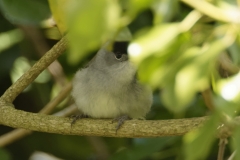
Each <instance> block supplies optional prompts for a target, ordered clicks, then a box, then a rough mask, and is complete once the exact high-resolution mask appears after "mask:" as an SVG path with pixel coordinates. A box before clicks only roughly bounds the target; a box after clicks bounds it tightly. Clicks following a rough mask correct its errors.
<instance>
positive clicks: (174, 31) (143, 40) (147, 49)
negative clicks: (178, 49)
mask: <svg viewBox="0 0 240 160" xmlns="http://www.w3.org/2000/svg"><path fill="white" fill-rule="evenodd" d="M180 32H181V31H180V30H179V25H178V24H177V23H176V24H166V25H159V26H156V27H153V28H152V29H151V30H150V31H149V32H148V33H146V34H145V35H142V36H141V37H140V38H138V39H136V40H134V41H133V42H132V43H131V44H130V46H129V48H128V51H129V54H130V56H131V59H132V61H133V62H135V63H136V64H139V63H140V62H141V61H143V60H144V58H146V57H148V56H151V55H152V54H154V53H156V52H161V51H164V50H165V49H166V48H167V47H169V46H170V44H171V43H172V42H173V41H174V39H175V38H176V37H177V36H178V35H179V34H180ZM163 54H164V53H163Z"/></svg>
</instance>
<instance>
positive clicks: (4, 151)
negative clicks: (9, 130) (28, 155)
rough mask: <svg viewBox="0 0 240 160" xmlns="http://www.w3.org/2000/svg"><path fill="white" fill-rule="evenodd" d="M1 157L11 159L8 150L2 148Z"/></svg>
mask: <svg viewBox="0 0 240 160" xmlns="http://www.w3.org/2000/svg"><path fill="white" fill-rule="evenodd" d="M0 159H1V160H10V159H11V156H10V154H9V153H8V152H7V151H6V150H4V149H2V148H0Z"/></svg>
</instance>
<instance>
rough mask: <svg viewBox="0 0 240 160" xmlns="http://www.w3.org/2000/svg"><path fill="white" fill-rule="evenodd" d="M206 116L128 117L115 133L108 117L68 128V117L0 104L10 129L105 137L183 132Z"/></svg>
mask: <svg viewBox="0 0 240 160" xmlns="http://www.w3.org/2000/svg"><path fill="white" fill-rule="evenodd" d="M206 120H207V117H200V118H189V119H173V120H156V121H153V120H129V121H126V122H125V123H124V125H123V126H122V127H121V128H120V129H119V131H118V132H117V134H116V132H115V126H116V123H111V120H107V119H90V118H89V119H88V118H87V119H81V120H79V121H77V122H76V123H75V124H74V125H73V127H72V128H71V121H72V120H71V119H69V118H63V117H57V116H49V115H43V114H36V113H29V112H25V111H21V110H17V109H14V108H13V107H9V106H6V105H5V106H1V107H0V124H2V125H6V126H10V127H13V128H23V129H27V130H32V131H39V132H47V133H57V134H64V135H81V136H83V135H86V136H104V137H129V138H134V137H161V136H178V135H183V134H185V133H187V132H189V131H191V130H193V129H196V128H198V127H199V126H200V125H201V124H202V123H203V122H205V121H206Z"/></svg>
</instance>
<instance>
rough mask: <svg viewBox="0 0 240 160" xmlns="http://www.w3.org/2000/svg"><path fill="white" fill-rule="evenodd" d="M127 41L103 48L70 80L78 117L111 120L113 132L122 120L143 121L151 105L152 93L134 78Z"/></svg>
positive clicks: (135, 75)
mask: <svg viewBox="0 0 240 160" xmlns="http://www.w3.org/2000/svg"><path fill="white" fill-rule="evenodd" d="M128 43H129V42H114V43H113V45H112V49H109V43H108V45H104V46H103V47H101V48H100V50H99V51H98V52H97V54H96V55H95V57H94V58H93V59H92V60H91V61H90V62H89V64H88V65H87V66H86V67H85V68H82V69H80V70H78V71H77V72H76V74H75V76H74V78H73V83H72V84H73V89H72V92H71V95H72V97H73V99H74V101H75V104H76V106H77V108H78V109H79V110H80V111H81V112H82V114H81V115H77V116H75V117H74V119H73V121H72V124H73V123H75V121H76V120H77V119H79V118H84V117H90V118H96V119H98V118H101V119H105V118H107V119H113V122H118V124H117V126H116V131H117V130H118V129H119V128H120V127H121V126H122V125H123V123H124V121H125V120H130V119H144V118H145V116H146V114H147V113H148V112H149V111H150V108H151V105H152V99H153V98H152V91H151V89H150V87H149V86H146V85H144V84H142V83H140V82H139V81H138V79H137V69H136V66H135V65H134V64H132V63H131V62H130V61H129V58H128V54H127V47H128Z"/></svg>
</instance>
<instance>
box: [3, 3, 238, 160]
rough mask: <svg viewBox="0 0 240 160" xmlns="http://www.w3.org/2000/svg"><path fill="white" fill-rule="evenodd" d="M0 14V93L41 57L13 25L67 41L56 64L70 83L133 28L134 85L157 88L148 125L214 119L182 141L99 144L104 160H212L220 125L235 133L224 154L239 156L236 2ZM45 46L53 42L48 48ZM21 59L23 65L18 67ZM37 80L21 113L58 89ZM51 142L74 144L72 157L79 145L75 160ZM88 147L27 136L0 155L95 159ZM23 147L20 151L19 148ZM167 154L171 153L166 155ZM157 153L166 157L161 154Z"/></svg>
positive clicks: (24, 7)
mask: <svg viewBox="0 0 240 160" xmlns="http://www.w3.org/2000/svg"><path fill="white" fill-rule="evenodd" d="M49 8H50V9H51V13H52V16H53V17H54V20H55V22H56V25H57V29H58V30H59V32H54V29H56V27H53V26H52V25H47V26H46V25H44V28H43V25H42V24H43V21H44V22H47V21H46V20H47V19H48V18H50V10H49ZM0 9H1V10H0V11H1V13H2V15H1V16H2V17H1V19H0V23H1V26H0V30H1V31H0V65H1V67H0V75H1V79H0V83H1V84H4V85H1V88H0V91H1V93H3V92H4V90H5V89H6V87H7V86H9V85H10V83H11V81H10V78H9V77H10V76H11V78H12V79H17V78H18V77H19V75H21V74H22V72H23V71H24V70H25V69H26V66H27V68H29V66H30V65H31V62H32V61H33V60H36V59H38V58H39V57H38V56H37V51H36V50H37V49H35V48H36V47H33V46H32V43H31V42H30V41H29V40H28V39H27V38H26V37H23V35H24V34H23V33H25V34H26V35H28V32H27V31H26V30H25V31H24V30H19V29H15V28H17V27H18V26H20V27H22V28H23V27H24V26H25V27H26V26H28V25H33V26H35V27H37V28H38V29H41V36H42V37H43V36H44V38H47V39H50V37H52V36H50V34H52V35H53V34H54V35H55V37H60V35H64V34H67V36H68V39H69V42H70V43H69V52H68V53H67V54H64V55H63V56H62V57H60V59H59V61H60V62H61V64H62V65H63V68H64V71H65V73H66V75H67V76H68V78H69V79H71V77H72V75H73V73H74V72H75V71H76V70H77V68H78V67H79V66H83V65H84V64H85V63H86V62H87V61H89V57H90V56H91V53H92V52H94V51H96V50H98V48H99V47H100V46H101V45H103V44H104V43H106V41H112V40H114V39H118V35H119V33H120V34H121V35H128V36H129V33H128V31H129V30H130V32H131V33H132V37H133V38H132V40H131V43H130V45H129V47H128V52H129V56H130V60H131V61H132V62H133V63H134V64H135V65H136V66H137V67H138V77H139V79H140V80H141V81H142V82H143V83H148V84H149V85H150V86H151V87H152V88H153V90H155V94H154V104H153V107H152V111H151V112H150V113H149V115H148V117H147V118H148V119H172V118H187V117H195V116H205V115H210V117H209V120H208V121H207V122H206V123H205V124H204V126H203V127H202V128H200V129H198V130H194V131H192V132H190V133H188V134H186V135H185V136H183V137H181V138H183V140H182V141H181V140H179V139H180V138H157V139H117V138H103V139H102V140H103V141H104V142H105V144H106V145H107V146H108V147H109V148H108V150H109V152H110V157H111V158H112V159H123V158H124V159H134V158H135V159H166V160H167V159H187V160H194V159H216V156H217V155H216V154H215V153H216V151H217V150H218V148H217V147H216V145H215V143H216V137H217V136H216V134H217V133H216V132H217V131H218V130H217V129H218V128H219V126H222V124H224V125H225V126H230V127H229V130H230V129H232V130H233V131H231V132H233V136H232V137H231V141H230V142H229V143H230V146H231V147H228V146H227V152H226V154H225V155H226V156H228V157H229V156H230V154H232V153H233V152H234V151H236V154H235V159H239V157H240V156H239V152H238V151H239V150H240V145H239V143H238V142H239V139H240V134H239V127H238V125H239V124H236V123H235V122H234V118H235V117H236V116H238V112H239V106H240V105H239V103H240V83H239V82H240V78H239V77H240V75H239V73H238V71H239V65H240V56H239V52H240V37H239V33H240V29H239V23H240V22H239V15H240V10H239V4H238V3H237V2H236V1H233V0H230V1H229V0H218V1H200V0H195V1H191V0H182V1H177V0H145V1H144V0H119V1H117V0H102V1H101V2H100V1H94V0H87V1H86V0H49V1H48V2H47V1H39V0H35V1H28V0H2V1H0ZM12 24H14V25H16V26H13V25H12ZM35 29H36V28H35ZM3 32H4V33H3ZM29 32H31V30H29ZM32 33H33V32H32ZM122 33H123V34H122ZM35 36H36V35H35ZM36 37H37V36H36ZM123 37H124V36H123ZM129 37H130V36H129ZM44 38H43V39H44ZM46 42H47V45H52V44H53V42H54V41H51V40H49V41H46ZM40 43H41V41H40V40H39V44H40ZM40 46H41V47H43V46H44V45H42V44H40ZM41 47H40V48H41ZM33 53H34V54H33ZM20 60H24V61H20ZM19 61H20V62H24V63H17V62H19ZM10 68H11V71H10ZM9 73H11V74H9ZM44 77H45V78H44ZM39 78H40V79H44V81H39V80H38V81H35V83H34V84H33V85H32V86H31V88H28V90H27V91H26V92H25V93H23V94H21V95H20V96H19V98H18V99H17V100H16V102H15V103H16V106H18V107H19V108H20V109H23V110H27V111H37V110H39V109H40V108H41V107H42V106H43V105H44V104H46V103H47V102H48V101H49V99H51V96H52V95H54V93H56V92H57V87H56V85H54V81H53V80H50V78H49V74H47V73H44V74H42V75H41V77H39ZM206 90H210V91H211V92H210V94H207V95H206ZM202 95H203V96H202ZM26 98H27V99H28V102H26V101H25V99H26ZM25 106H34V107H33V108H24V107H25ZM63 106H64V105H63V104H62V106H60V107H63ZM212 107H213V108H214V109H213V110H211V108H212ZM60 109H61V108H57V110H60ZM220 128H221V127H220ZM7 131H9V129H8V128H4V127H1V128H0V133H6V132H7ZM44 137H51V138H49V139H48V143H49V144H51V145H52V147H51V148H54V149H52V150H51V149H50V148H48V146H47V147H46V144H45V146H44V144H43V140H42V139H44ZM68 140H69V141H68ZM56 141H59V144H61V146H69V147H71V146H73V147H74V151H76V152H77V151H78V149H76V147H78V145H79V146H80V147H79V150H80V152H79V153H75V152H74V153H75V154H73V152H71V151H70V150H69V149H66V147H59V146H58V147H56V146H57V145H56ZM88 142H90V141H87V140H86V138H85V137H81V138H79V137H63V136H60V135H57V136H55V135H54V136H53V135H51V136H49V135H47V134H44V133H41V134H33V135H32V136H30V137H28V138H27V139H26V140H24V139H23V140H21V141H20V142H18V143H16V144H13V145H10V146H9V147H7V148H6V150H7V151H5V150H2V149H1V150H0V157H4V158H5V159H10V157H13V158H15V159H16V158H19V157H15V156H16V155H18V156H21V159H27V158H28V157H29V156H30V154H31V153H32V152H33V151H35V150H41V151H44V152H49V153H53V154H55V155H56V156H59V157H61V158H65V159H81V158H85V159H91V158H96V157H97V154H96V153H93V151H92V149H91V145H90V143H88ZM137 142H141V143H137ZM35 144H38V145H37V146H35V147H34V148H32V147H30V146H29V145H31V146H34V145H35ZM83 144H84V145H85V144H86V145H87V147H85V146H84V147H83ZM15 145H16V146H17V147H16V146H15ZM20 146H26V147H25V151H23V150H22V148H20ZM212 146H213V147H212ZM19 148H20V149H19ZM122 148H127V149H123V150H121V149H122ZM145 148H146V149H145ZM174 148H178V149H177V150H176V149H174ZM180 148H183V149H180ZM19 150H21V154H20V153H19ZM168 150H170V151H171V153H170V154H169V155H168V154H167V151H168ZM162 152H163V153H166V154H165V155H167V156H165V157H164V156H162V154H160V153H162ZM68 153H71V154H68ZM213 157H214V158H213Z"/></svg>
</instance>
